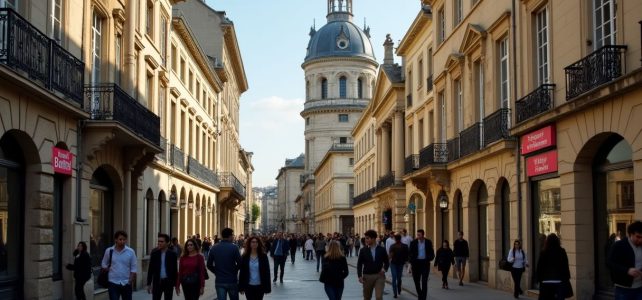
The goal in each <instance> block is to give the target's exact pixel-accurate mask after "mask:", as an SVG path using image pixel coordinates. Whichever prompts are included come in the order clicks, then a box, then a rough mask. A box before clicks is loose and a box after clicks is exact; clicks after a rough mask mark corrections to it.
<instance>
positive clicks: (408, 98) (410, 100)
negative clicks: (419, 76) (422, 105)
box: [406, 94, 412, 107]
mask: <svg viewBox="0 0 642 300" xmlns="http://www.w3.org/2000/svg"><path fill="white" fill-rule="evenodd" d="M406 107H412V94H410V95H408V96H406Z"/></svg>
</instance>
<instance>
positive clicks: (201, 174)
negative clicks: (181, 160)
mask: <svg viewBox="0 0 642 300" xmlns="http://www.w3.org/2000/svg"><path fill="white" fill-rule="evenodd" d="M187 173H188V174H190V175H191V176H192V177H194V178H196V179H198V180H200V181H202V182H205V183H207V184H209V185H211V186H219V180H218V176H217V175H216V173H215V172H214V171H212V170H210V169H208V168H207V167H206V166H204V165H202V164H201V163H200V162H198V160H196V159H195V158H192V157H191V156H190V157H188V158H187Z"/></svg>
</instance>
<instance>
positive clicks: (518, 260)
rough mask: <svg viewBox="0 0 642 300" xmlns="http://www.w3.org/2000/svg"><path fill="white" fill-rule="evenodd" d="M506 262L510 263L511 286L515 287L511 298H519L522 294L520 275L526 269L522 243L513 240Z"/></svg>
mask: <svg viewBox="0 0 642 300" xmlns="http://www.w3.org/2000/svg"><path fill="white" fill-rule="evenodd" d="M506 260H507V261H508V262H509V263H512V266H513V268H512V269H511V271H510V275H511V276H512V277H513V285H514V286H515V289H514V292H513V297H515V298H519V295H520V294H523V293H524V292H523V291H522V287H521V282H522V274H523V273H524V270H526V268H527V267H528V260H526V253H525V252H524V249H522V242H521V241H520V240H515V242H514V243H513V248H512V249H510V252H508V257H507V258H506Z"/></svg>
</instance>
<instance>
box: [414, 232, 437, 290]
mask: <svg viewBox="0 0 642 300" xmlns="http://www.w3.org/2000/svg"><path fill="white" fill-rule="evenodd" d="M424 234H425V232H424V230H423V229H419V230H417V238H416V239H415V240H413V241H412V242H411V243H410V266H411V270H412V279H413V280H414V281H415V289H417V296H418V299H419V300H426V297H427V296H428V274H430V262H431V261H432V260H433V259H435V250H434V249H433V247H432V241H430V240H429V239H426V238H424Z"/></svg>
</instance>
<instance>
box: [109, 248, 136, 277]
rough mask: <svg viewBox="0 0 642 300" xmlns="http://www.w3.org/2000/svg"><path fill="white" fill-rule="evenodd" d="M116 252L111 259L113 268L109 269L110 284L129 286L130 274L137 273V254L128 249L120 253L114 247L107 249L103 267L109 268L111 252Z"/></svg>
mask: <svg viewBox="0 0 642 300" xmlns="http://www.w3.org/2000/svg"><path fill="white" fill-rule="evenodd" d="M110 250H114V253H113V255H112V258H111V268H109V282H111V283H114V284H119V285H127V284H128V283H129V275H130V273H136V270H137V267H136V253H135V252H134V249H132V248H129V247H127V245H125V248H123V250H121V251H118V250H116V248H114V246H111V247H109V248H107V249H105V255H104V256H103V261H102V267H103V268H107V267H109V251H110Z"/></svg>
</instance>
